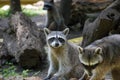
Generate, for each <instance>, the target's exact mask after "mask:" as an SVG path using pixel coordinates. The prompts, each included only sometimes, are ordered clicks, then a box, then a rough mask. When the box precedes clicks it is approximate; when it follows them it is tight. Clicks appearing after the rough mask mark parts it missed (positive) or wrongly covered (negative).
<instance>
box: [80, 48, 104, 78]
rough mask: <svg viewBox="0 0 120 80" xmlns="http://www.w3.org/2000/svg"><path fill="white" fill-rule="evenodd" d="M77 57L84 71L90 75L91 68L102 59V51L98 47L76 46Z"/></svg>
mask: <svg viewBox="0 0 120 80" xmlns="http://www.w3.org/2000/svg"><path fill="white" fill-rule="evenodd" d="M78 50H79V59H80V62H81V64H82V65H83V67H84V68H85V71H86V72H87V74H88V75H89V76H91V75H92V70H94V69H95V68H96V67H97V66H98V65H99V64H100V63H101V62H102V61H103V57H102V54H103V51H102V48H100V47H93V48H92V47H89V48H84V49H83V48H82V47H78Z"/></svg>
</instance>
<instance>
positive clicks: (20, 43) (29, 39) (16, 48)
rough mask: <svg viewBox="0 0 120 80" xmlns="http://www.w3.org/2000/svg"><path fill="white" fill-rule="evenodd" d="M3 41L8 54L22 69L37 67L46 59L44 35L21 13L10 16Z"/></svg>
mask: <svg viewBox="0 0 120 80" xmlns="http://www.w3.org/2000/svg"><path fill="white" fill-rule="evenodd" d="M3 39H4V41H3V43H4V45H5V47H6V48H7V51H8V54H9V55H11V56H13V57H15V60H16V61H17V62H18V63H19V64H20V65H21V66H22V67H24V68H33V67H36V66H39V65H40V64H41V63H42V62H43V61H45V59H46V54H45V50H44V45H45V35H44V33H43V32H42V31H39V30H38V27H37V26H36V25H35V23H33V22H32V21H31V20H30V19H29V18H28V17H27V16H25V15H24V14H23V13H20V12H17V13H15V14H14V15H12V16H11V18H10V22H9V27H8V28H7V29H5V30H4V33H3Z"/></svg>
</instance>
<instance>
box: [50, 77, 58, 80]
mask: <svg viewBox="0 0 120 80" xmlns="http://www.w3.org/2000/svg"><path fill="white" fill-rule="evenodd" d="M50 80H59V79H58V77H52V78H51V79H50Z"/></svg>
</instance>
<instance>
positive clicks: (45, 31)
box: [44, 28, 51, 36]
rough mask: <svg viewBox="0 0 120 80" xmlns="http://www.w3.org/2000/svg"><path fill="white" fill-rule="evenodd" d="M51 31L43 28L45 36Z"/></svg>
mask: <svg viewBox="0 0 120 80" xmlns="http://www.w3.org/2000/svg"><path fill="white" fill-rule="evenodd" d="M50 32H51V31H50V30H49V29H48V28H44V33H45V35H46V36H47V35H48V34H49V33H50Z"/></svg>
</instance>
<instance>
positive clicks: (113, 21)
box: [81, 0, 120, 47]
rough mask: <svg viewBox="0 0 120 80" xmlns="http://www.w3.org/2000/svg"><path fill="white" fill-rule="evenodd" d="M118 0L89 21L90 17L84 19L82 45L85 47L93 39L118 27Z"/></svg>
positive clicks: (119, 8)
mask: <svg viewBox="0 0 120 80" xmlns="http://www.w3.org/2000/svg"><path fill="white" fill-rule="evenodd" d="M119 6H120V0H116V1H115V2H114V3H112V4H111V5H110V6H108V7H107V8H106V9H104V10H103V11H102V12H101V14H100V15H99V16H98V17H97V18H96V19H95V20H94V21H93V22H91V23H90V19H89V20H87V21H86V23H85V26H84V30H83V41H82V43H81V46H82V47H85V46H87V45H89V44H90V43H92V42H93V41H95V40H97V39H100V38H103V37H105V36H108V35H109V33H110V32H111V31H112V30H114V29H115V28H116V27H117V28H118V23H119V22H118V21H119V20H120V7H119Z"/></svg>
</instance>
